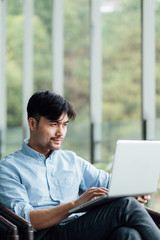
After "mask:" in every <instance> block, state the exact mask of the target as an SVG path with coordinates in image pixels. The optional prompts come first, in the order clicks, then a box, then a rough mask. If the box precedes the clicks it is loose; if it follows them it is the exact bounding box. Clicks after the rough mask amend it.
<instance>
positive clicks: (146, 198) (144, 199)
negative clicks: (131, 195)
mask: <svg viewBox="0 0 160 240" xmlns="http://www.w3.org/2000/svg"><path fill="white" fill-rule="evenodd" d="M136 199H137V200H138V202H140V203H141V204H142V205H144V204H146V203H147V202H148V201H149V200H150V199H151V196H150V195H144V196H138V197H137V198H136Z"/></svg>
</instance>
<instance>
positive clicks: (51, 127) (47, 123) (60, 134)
mask: <svg viewBox="0 0 160 240" xmlns="http://www.w3.org/2000/svg"><path fill="white" fill-rule="evenodd" d="M32 121H33V122H32ZM68 122H69V121H68V115H67V114H66V113H63V114H62V115H61V116H60V117H59V119H58V120H57V121H51V120H48V119H47V118H45V117H41V118H40V121H39V123H38V124H37V121H36V120H35V119H34V118H31V119H30V120H29V126H30V130H31V138H30V142H29V145H30V146H31V147H32V148H33V149H35V150H36V151H38V152H40V153H42V154H44V155H46V154H47V153H48V152H49V151H50V150H58V149H60V147H61V143H62V141H63V140H64V138H65V135H66V132H67V124H68Z"/></svg>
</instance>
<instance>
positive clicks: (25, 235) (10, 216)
mask: <svg viewBox="0 0 160 240" xmlns="http://www.w3.org/2000/svg"><path fill="white" fill-rule="evenodd" d="M0 216H1V219H2V218H3V219H2V221H3V220H4V218H5V219H6V220H8V221H9V222H10V223H12V224H13V225H15V226H16V227H17V229H18V234H19V236H20V240H21V239H22V240H33V239H34V232H33V230H32V226H31V224H30V223H29V222H28V221H26V220H25V219H23V218H21V217H19V216H18V215H17V214H15V213H14V212H12V211H11V210H9V209H8V208H6V207H4V206H3V205H2V204H0ZM2 230H3V226H1V225H0V232H1V231H2ZM14 231H15V229H14ZM4 240H5V239H4ZM7 240H8V239H7ZM16 240H18V238H16Z"/></svg>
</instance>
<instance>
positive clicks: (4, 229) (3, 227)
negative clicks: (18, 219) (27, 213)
mask: <svg viewBox="0 0 160 240" xmlns="http://www.w3.org/2000/svg"><path fill="white" fill-rule="evenodd" d="M0 239H7V240H19V235H18V229H17V227H16V226H15V225H14V224H12V223H11V222H9V221H8V220H6V219H5V218H4V217H2V216H0Z"/></svg>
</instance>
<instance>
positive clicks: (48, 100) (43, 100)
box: [27, 90, 76, 122]
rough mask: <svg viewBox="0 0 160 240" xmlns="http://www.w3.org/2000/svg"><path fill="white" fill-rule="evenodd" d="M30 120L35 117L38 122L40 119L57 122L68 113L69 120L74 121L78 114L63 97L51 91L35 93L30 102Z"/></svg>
mask: <svg viewBox="0 0 160 240" xmlns="http://www.w3.org/2000/svg"><path fill="white" fill-rule="evenodd" d="M27 113H28V118H30V117H33V118H35V119H36V120H37V121H38V122H39V120H40V117H41V116H42V117H45V118H47V119H49V120H53V121H54V120H57V119H58V118H59V117H60V116H61V115H62V113H67V115H68V118H69V119H74V118H75V117H76V113H75V111H74V109H73V107H72V105H71V104H70V103H69V102H68V101H67V100H66V99H65V98H63V97H62V96H60V95H58V94H56V93H53V92H51V91H49V90H46V91H38V92H35V93H34V94H33V95H32V96H31V98H30V99H29V101H28V105H27Z"/></svg>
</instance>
